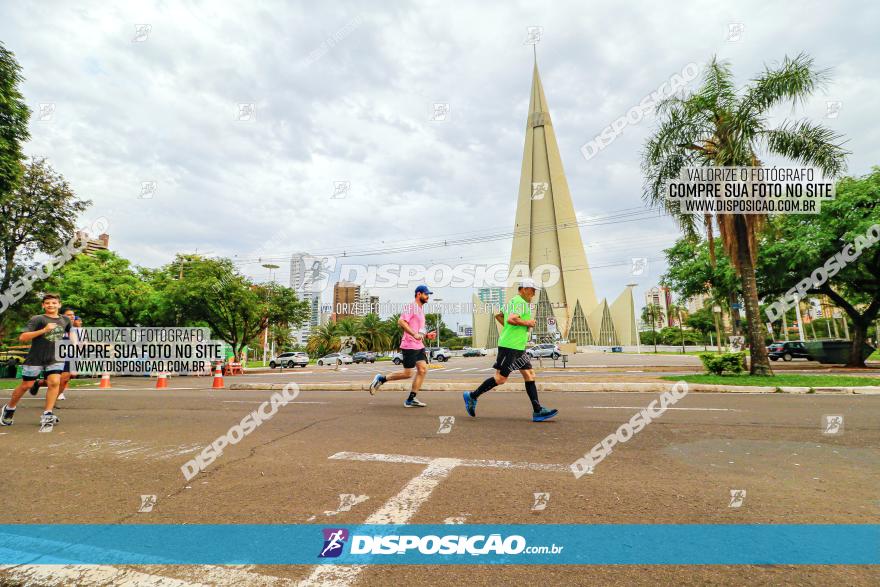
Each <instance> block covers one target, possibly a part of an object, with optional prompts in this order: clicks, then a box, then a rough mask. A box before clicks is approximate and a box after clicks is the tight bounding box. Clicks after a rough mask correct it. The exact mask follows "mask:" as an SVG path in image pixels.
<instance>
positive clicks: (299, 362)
mask: <svg viewBox="0 0 880 587" xmlns="http://www.w3.org/2000/svg"><path fill="white" fill-rule="evenodd" d="M308 364H309V356H308V355H307V354H306V353H303V352H289V353H281V354H280V355H278V356H277V357H273V358H272V360H271V361H269V366H270V367H271V368H273V369H274V368H275V367H282V368H283V367H287V368H288V369H292V368H293V367H305V366H306V365H308Z"/></svg>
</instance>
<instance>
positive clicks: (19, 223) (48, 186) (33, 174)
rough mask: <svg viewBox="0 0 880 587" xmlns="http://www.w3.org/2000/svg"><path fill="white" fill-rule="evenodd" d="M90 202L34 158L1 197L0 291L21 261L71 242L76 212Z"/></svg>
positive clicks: (7, 283)
mask: <svg viewBox="0 0 880 587" xmlns="http://www.w3.org/2000/svg"><path fill="white" fill-rule="evenodd" d="M0 118H2V117H0ZM90 204H91V202H90V201H88V200H78V199H77V198H76V196H75V194H74V193H73V190H72V189H71V188H70V185H69V184H68V183H67V181H66V180H65V179H64V178H63V177H62V176H61V175H60V174H59V173H56V172H55V170H53V169H52V167H51V166H50V165H49V164H48V163H46V160H45V159H32V160H31V161H30V162H29V163H28V164H27V166H26V167H25V169H24V175H23V176H22V178H21V181H20V182H19V183H18V186H17V187H16V188H15V189H14V190H13V192H12V194H11V195H7V196H3V197H0V291H6V290H7V289H9V286H10V284H11V283H12V281H13V278H14V276H15V275H16V268H17V265H18V264H23V263H24V262H25V260H29V259H32V258H33V256H34V255H35V254H37V253H52V252H53V251H55V250H57V249H60V248H61V247H63V246H65V245H66V244H67V243H69V242H70V241H71V239H72V238H73V237H74V231H75V229H76V217H77V215H78V214H79V213H80V212H82V211H83V210H85V209H86V208H88V206H89V205H90ZM19 273H20V271H19Z"/></svg>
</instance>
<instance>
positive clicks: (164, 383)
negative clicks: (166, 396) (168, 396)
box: [156, 373, 168, 389]
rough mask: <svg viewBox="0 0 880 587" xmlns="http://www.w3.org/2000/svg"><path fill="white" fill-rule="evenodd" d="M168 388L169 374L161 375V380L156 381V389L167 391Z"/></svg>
mask: <svg viewBox="0 0 880 587" xmlns="http://www.w3.org/2000/svg"><path fill="white" fill-rule="evenodd" d="M167 388H168V374H167V373H159V378H158V379H156V389H167Z"/></svg>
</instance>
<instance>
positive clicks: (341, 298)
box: [333, 281, 363, 322]
mask: <svg viewBox="0 0 880 587" xmlns="http://www.w3.org/2000/svg"><path fill="white" fill-rule="evenodd" d="M362 305H363V297H362V294H361V286H359V285H358V284H356V283H352V282H350V281H338V282H336V285H334V286H333V321H334V322H337V321H339V320H342V319H344V318H351V317H353V316H362V315H363V314H362V313H359V311H358V310H359V308H360V307H361V306H362Z"/></svg>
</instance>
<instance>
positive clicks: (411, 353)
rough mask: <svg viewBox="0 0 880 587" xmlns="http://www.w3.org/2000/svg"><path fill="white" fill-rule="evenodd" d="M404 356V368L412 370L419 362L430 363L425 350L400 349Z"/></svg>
mask: <svg viewBox="0 0 880 587" xmlns="http://www.w3.org/2000/svg"><path fill="white" fill-rule="evenodd" d="M400 354H401V355H402V356H403V367H404V368H405V369H412V368H413V367H415V366H416V363H418V362H419V361H424V362H426V363H427V362H428V356H427V355H425V349H400Z"/></svg>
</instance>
